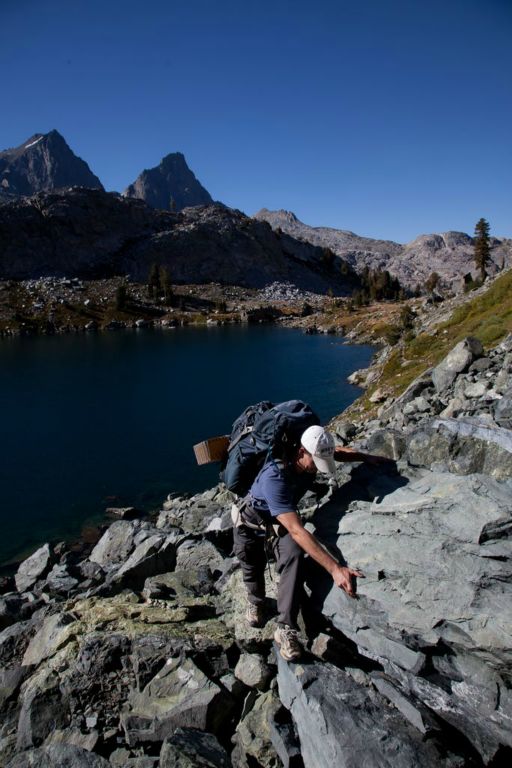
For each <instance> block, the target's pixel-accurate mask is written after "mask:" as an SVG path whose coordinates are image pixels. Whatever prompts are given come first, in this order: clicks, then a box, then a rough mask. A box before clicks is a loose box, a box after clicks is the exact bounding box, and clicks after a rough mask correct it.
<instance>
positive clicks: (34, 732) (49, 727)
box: [16, 669, 70, 765]
mask: <svg viewBox="0 0 512 768" xmlns="http://www.w3.org/2000/svg"><path fill="white" fill-rule="evenodd" d="M20 705H21V708H20V714H19V719H18V728H17V741H16V748H17V750H18V751H22V750H24V749H29V748H30V747H37V746H39V745H40V744H42V742H43V741H44V740H45V739H46V737H47V736H48V735H49V734H50V733H51V732H52V731H53V730H55V728H65V727H66V726H67V725H69V719H70V713H69V709H68V706H67V702H66V701H65V700H64V698H63V696H62V693H61V690H60V686H59V677H58V675H57V674H56V673H55V672H52V671H51V670H50V669H42V670H39V671H38V672H36V673H35V674H34V675H32V677H30V678H29V679H28V680H27V681H26V682H25V683H23V685H22V687H21V693H20ZM48 765H53V763H48Z"/></svg>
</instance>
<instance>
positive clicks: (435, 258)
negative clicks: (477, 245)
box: [254, 208, 512, 291]
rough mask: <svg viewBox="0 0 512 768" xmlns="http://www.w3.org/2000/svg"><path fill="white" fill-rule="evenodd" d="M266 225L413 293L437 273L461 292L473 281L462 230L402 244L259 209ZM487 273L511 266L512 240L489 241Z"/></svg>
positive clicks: (470, 254) (469, 245) (469, 240)
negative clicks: (466, 279) (382, 274)
mask: <svg viewBox="0 0 512 768" xmlns="http://www.w3.org/2000/svg"><path fill="white" fill-rule="evenodd" d="M254 218H256V219H258V220H260V221H261V220H263V221H268V223H269V224H270V225H271V226H272V228H273V229H276V230H277V229H280V230H282V231H283V232H287V233H288V234H290V235H293V237H296V238H298V239H302V240H306V241H307V242H309V243H314V244H315V245H319V246H324V247H328V248H331V249H332V250H333V251H334V253H336V254H337V255H338V256H341V257H342V258H344V259H346V260H347V261H348V263H349V264H350V265H351V266H352V267H353V268H354V269H355V270H356V271H357V272H361V271H362V270H363V269H364V268H365V267H369V268H370V269H381V270H384V269H387V270H388V271H389V272H390V273H391V274H392V275H394V276H395V277H397V278H398V279H399V280H400V283H402V285H405V286H407V287H409V288H410V289H414V288H415V287H416V285H418V284H419V285H420V286H424V285H425V281H426V280H427V278H428V277H429V275H431V274H432V272H437V273H438V274H439V275H440V277H441V279H442V282H443V284H444V285H445V287H449V288H451V289H452V290H455V291H460V290H461V289H462V277H463V275H465V274H467V273H468V272H471V273H472V274H473V276H474V277H475V278H476V277H477V271H476V269H475V263H474V256H473V238H471V237H469V235H466V234H464V233H463V232H445V233H443V234H439V235H420V236H419V237H417V238H416V239H415V240H413V241H411V242H410V243H407V244H405V245H401V244H400V243H395V242H392V241H390V240H372V239H371V238H367V237H360V236H359V235H356V234H354V233H353V232H348V231H345V230H340V229H333V228H331V227H310V226H308V225H307V224H303V223H302V222H301V221H299V219H297V217H296V216H295V215H294V214H293V213H290V212H289V211H282V210H281V211H269V210H267V209H266V208H263V209H262V210H261V211H259V212H258V213H257V214H256V215H255V217H254ZM491 259H492V264H491V265H490V266H489V270H488V271H489V273H490V274H491V275H494V274H496V273H497V272H498V271H499V270H501V269H502V268H503V267H504V266H505V267H509V266H512V240H511V239H503V240H500V239H498V238H491Z"/></svg>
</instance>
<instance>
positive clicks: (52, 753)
mask: <svg viewBox="0 0 512 768" xmlns="http://www.w3.org/2000/svg"><path fill="white" fill-rule="evenodd" d="M6 768H112V766H111V765H110V763H109V762H108V760H105V758H104V757H101V756H100V755H95V754H94V753H92V752H88V751H87V750H86V749H81V748H80V747H77V746H72V745H70V744H53V745H51V746H48V747H40V748H39V749H31V750H29V751H28V752H24V753H23V754H21V755H16V757H14V758H13V759H12V760H11V761H10V763H8V765H7V766H6Z"/></svg>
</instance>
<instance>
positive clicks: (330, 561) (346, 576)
mask: <svg viewBox="0 0 512 768" xmlns="http://www.w3.org/2000/svg"><path fill="white" fill-rule="evenodd" d="M277 520H279V522H280V523H281V525H283V526H284V527H285V528H286V530H287V531H288V533H289V534H290V536H291V537H292V539H293V540H294V541H295V542H296V543H297V544H298V545H299V547H301V549H303V550H304V552H306V553H307V554H308V555H309V556H310V557H312V558H313V560H315V561H316V562H317V563H318V564H319V565H321V566H322V568H325V570H326V571H327V573H329V574H330V575H331V576H332V578H333V581H334V583H335V584H336V586H337V587H340V588H341V589H343V590H344V591H345V592H346V593H347V595H350V597H355V596H356V592H355V588H354V584H353V579H354V578H355V577H356V576H361V577H363V578H364V576H363V574H362V573H361V572H360V571H355V570H353V569H352V568H348V567H346V566H343V565H340V564H339V563H338V561H337V560H335V559H334V557H332V556H331V555H330V554H329V553H328V552H327V550H325V549H324V548H323V547H322V545H321V544H320V542H319V541H318V539H316V538H315V537H314V536H313V534H312V533H310V532H309V531H308V530H306V528H304V526H303V525H302V522H301V519H300V517H299V516H298V514H297V512H284V513H283V514H281V515H277Z"/></svg>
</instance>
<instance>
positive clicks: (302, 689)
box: [278, 654, 444, 768]
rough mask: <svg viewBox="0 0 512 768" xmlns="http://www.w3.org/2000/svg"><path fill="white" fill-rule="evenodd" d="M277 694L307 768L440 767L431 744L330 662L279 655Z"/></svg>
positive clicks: (441, 759)
mask: <svg viewBox="0 0 512 768" xmlns="http://www.w3.org/2000/svg"><path fill="white" fill-rule="evenodd" d="M278 668H279V674H278V684H279V696H280V699H281V701H282V702H283V704H284V706H285V707H287V708H288V709H289V710H290V711H291V713H292V716H293V719H294V722H295V725H296V728H297V731H298V735H299V738H300V744H301V752H302V758H303V760H304V766H305V768H332V766H333V765H339V766H343V767H344V768H345V767H346V768H360V766H361V765H363V764H364V765H365V766H366V765H367V766H372V768H373V767H374V766H375V768H377V767H378V766H382V767H383V768H384V766H386V768H387V766H390V765H392V766H394V768H399V767H400V766H403V768H410V766H413V765H414V766H425V768H431V767H432V766H434V765H443V764H444V762H443V756H442V754H441V753H440V752H439V751H438V749H437V748H436V746H435V745H434V743H432V742H424V741H423V739H422V736H421V734H420V733H418V732H415V731H414V730H413V729H411V728H410V726H409V724H408V723H406V722H405V721H404V720H403V719H402V716H401V715H400V714H399V713H398V712H397V711H396V710H392V709H390V708H389V707H388V706H386V704H385V702H384V700H383V699H382V698H381V697H380V696H379V695H378V694H377V693H375V692H373V691H371V690H368V689H367V688H366V687H363V686H361V685H359V684H357V683H356V682H355V681H354V680H352V678H351V677H349V675H347V674H345V673H344V672H343V671H342V670H340V669H337V668H336V667H333V666H332V665H331V664H326V663H322V664H319V663H317V662H312V663H310V664H307V665H304V666H303V665H301V664H287V663H286V662H285V661H284V660H283V659H281V657H280V656H279V654H278Z"/></svg>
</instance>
